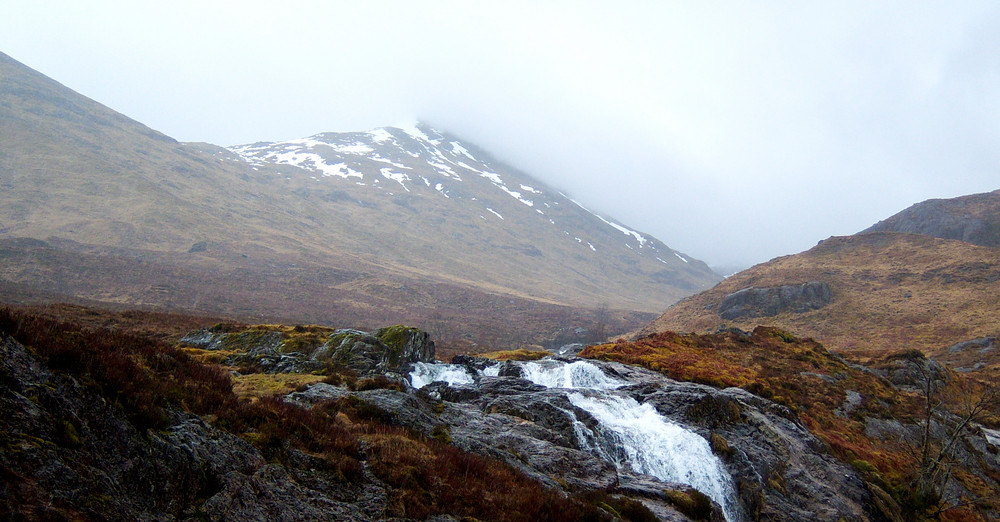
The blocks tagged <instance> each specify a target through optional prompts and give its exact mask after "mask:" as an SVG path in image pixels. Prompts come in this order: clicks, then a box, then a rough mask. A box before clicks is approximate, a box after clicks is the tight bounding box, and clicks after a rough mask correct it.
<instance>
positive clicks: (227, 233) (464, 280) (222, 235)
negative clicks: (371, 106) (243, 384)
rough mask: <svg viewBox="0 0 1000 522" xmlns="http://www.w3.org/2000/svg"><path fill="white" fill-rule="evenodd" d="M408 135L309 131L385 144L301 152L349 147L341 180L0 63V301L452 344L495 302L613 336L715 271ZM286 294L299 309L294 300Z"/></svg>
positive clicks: (450, 147)
mask: <svg viewBox="0 0 1000 522" xmlns="http://www.w3.org/2000/svg"><path fill="white" fill-rule="evenodd" d="M421 129H423V130H421ZM409 130H410V133H407V132H405V131H404V130H403V129H396V130H390V129H382V130H376V131H372V132H374V133H375V134H374V135H373V134H372V133H371V132H369V133H323V134H321V135H317V136H320V137H321V138H322V137H325V139H327V141H329V142H331V143H334V142H335V140H336V139H339V138H343V139H349V138H351V136H353V137H354V139H356V138H358V137H359V136H367V137H369V138H371V140H374V138H375V137H376V136H378V137H380V138H381V139H382V140H383V142H384V143H381V144H380V143H376V142H375V141H371V140H370V143H369V144H368V148H369V149H371V152H372V153H374V152H375V151H376V149H378V148H380V147H381V148H382V152H381V154H379V155H378V157H375V156H374V155H373V154H369V153H368V151H367V149H363V148H361V147H357V146H356V147H355V148H353V149H344V147H349V146H350V145H349V144H348V145H344V146H342V147H341V149H342V150H335V149H334V147H331V146H330V145H329V144H326V145H323V144H319V145H316V146H318V147H320V148H323V147H325V149H324V150H321V151H320V152H322V153H323V154H326V156H327V158H328V159H329V164H330V165H333V164H335V163H336V162H335V161H334V159H335V158H333V156H331V154H333V155H336V154H340V155H341V156H345V155H348V153H351V154H350V157H348V158H346V159H344V158H341V162H343V163H344V169H345V170H342V171H338V172H341V173H343V174H345V175H346V177H345V178H341V177H339V176H336V175H331V176H326V177H324V176H322V173H323V171H322V170H321V169H318V168H316V167H319V166H322V165H320V164H319V163H315V162H314V163H308V162H303V164H302V165H296V164H288V163H281V162H278V161H270V160H268V158H267V154H268V150H266V149H267V148H268V147H279V148H280V147H287V146H288V145H290V143H288V142H278V143H267V142H260V143H257V144H251V145H249V146H242V148H237V147H231V148H229V149H227V148H223V147H220V146H216V145H212V144H205V143H180V142H177V141H176V140H174V139H172V138H170V137H168V136H165V135H163V134H161V133H159V132H156V131H154V130H152V129H150V128H148V127H146V126H145V125H142V124H141V123H139V122H136V121H134V120H132V119H130V118H128V117H126V116H123V115H120V114H118V113H116V112H114V111H113V110H112V109H110V108H108V107H106V106H104V105H101V104H99V103H97V102H95V101H93V100H90V99H88V98H86V97H84V96H81V95H79V94H77V93H75V92H73V91H72V90H70V89H68V88H66V87H64V86H62V85H61V84H59V83H58V82H56V81H55V80H52V79H50V78H48V77H46V76H44V75H42V74H41V73H38V72H36V71H33V70H31V69H30V68H28V67H26V66H24V65H22V64H20V63H19V62H17V61H16V60H14V59H12V58H10V57H7V56H6V55H2V56H0V140H2V141H3V143H4V144H5V147H4V148H3V150H2V151H0V187H3V190H2V191H0V203H2V204H0V241H3V245H2V248H0V253H2V254H3V256H4V257H3V261H4V268H3V270H0V274H2V276H3V277H2V280H0V283H2V287H3V288H5V289H6V290H5V291H4V292H5V294H4V295H5V297H4V299H6V300H8V301H11V300H13V301H16V302H25V303H27V302H44V301H47V300H51V299H53V296H62V297H61V298H59V299H61V300H69V301H73V300H80V302H86V303H91V304H93V303H96V302H106V303H109V304H110V305H114V306H120V305H121V306H124V305H136V306H152V307H167V308H168V309H172V310H182V309H192V310H199V311H201V312H204V313H208V314H223V315H226V314H236V315H237V316H239V317H254V318H259V317H261V316H269V317H274V316H275V315H277V316H278V317H280V318H281V319H283V320H285V321H290V322H292V321H295V320H297V317H303V316H306V317H307V320H308V321H310V322H319V323H322V322H329V321H336V322H339V323H341V324H343V323H344V322H345V321H361V323H360V324H370V321H368V320H367V319H365V317H366V314H368V315H369V316H374V315H377V316H378V317H377V318H372V321H376V322H378V323H386V322H420V323H423V322H426V321H429V320H430V316H434V317H436V319H434V320H435V321H439V322H442V323H448V324H455V325H456V328H455V329H454V331H453V334H454V335H459V333H458V330H459V329H461V327H462V325H464V324H468V323H470V322H474V321H473V318H472V317H471V315H472V314H473V313H478V314H479V315H480V316H481V317H482V318H484V319H483V320H484V321H486V323H484V324H483V325H481V326H480V327H479V328H482V329H485V330H490V329H491V328H492V327H491V326H486V325H487V324H489V325H500V324H506V322H508V321H509V319H508V317H509V313H510V310H509V309H508V308H509V306H508V305H502V306H498V304H497V303H499V302H500V300H501V299H502V298H503V296H507V297H506V298H507V300H508V301H510V302H511V303H515V302H516V303H519V304H518V306H519V307H521V308H522V309H525V310H529V309H530V310H534V311H533V312H531V313H532V314H534V315H530V316H528V317H525V318H524V319H525V320H528V321H533V320H536V319H537V320H538V321H539V322H540V323H544V324H546V325H547V326H545V328H546V329H551V328H552V327H553V325H554V324H555V322H554V320H553V319H554V318H556V317H581V316H583V315H587V314H591V313H597V312H600V310H602V309H604V310H607V309H610V310H615V311H616V312H614V313H613V314H612V318H611V322H612V323H615V324H617V325H618V326H616V327H614V328H612V330H615V329H617V328H619V327H621V326H622V325H624V324H631V323H630V321H635V320H636V317H641V316H642V314H645V313H651V312H655V311H658V310H661V309H662V308H663V307H664V306H666V305H667V304H669V303H671V302H673V301H675V300H677V299H679V298H681V297H683V296H685V295H688V294H690V293H692V292H693V291H695V290H697V289H699V288H705V287H707V286H709V285H711V284H714V283H715V282H716V281H717V280H719V279H720V278H719V276H717V275H716V274H714V273H713V272H711V270H710V269H709V268H708V267H707V265H704V263H701V262H700V261H697V260H696V259H694V258H691V257H690V256H688V255H687V254H682V253H678V252H675V251H673V250H672V249H670V248H669V247H667V246H666V245H664V244H663V243H661V242H659V241H658V240H655V239H654V238H652V237H651V236H649V235H648V234H644V233H640V232H638V231H635V230H633V229H631V228H629V227H627V226H625V225H622V224H619V223H618V222H616V221H615V220H613V219H612V218H610V217H602V216H598V215H596V214H594V213H591V212H589V211H587V210H586V209H584V208H583V207H582V206H579V205H578V204H577V203H575V202H573V201H572V200H571V199H569V198H568V197H567V196H565V195H564V194H563V193H561V192H559V191H558V190H555V189H551V188H549V187H548V186H547V185H545V184H544V183H541V182H539V181H538V180H535V179H533V178H531V177H530V176H528V175H527V174H524V173H523V172H520V171H516V170H515V169H510V168H509V167H507V166H506V165H505V164H503V163H502V162H501V161H499V160H496V159H495V158H492V157H491V156H489V155H488V154H487V153H486V152H484V151H482V150H480V149H479V148H478V147H476V146H475V145H472V144H468V143H465V142H462V141H460V140H459V139H458V138H456V137H452V136H447V135H445V134H443V133H438V132H437V131H434V130H432V129H430V128H428V127H425V126H422V124H421V125H420V126H419V127H414V128H413V129H409ZM338 137H339V138H338ZM291 141H299V142H300V143H299V144H298V145H299V146H305V145H307V143H305V142H304V141H303V140H291ZM314 141H317V142H318V141H319V140H314ZM393 142H399V143H401V144H402V145H403V146H399V147H397V146H395V145H393ZM435 142H437V143H435ZM314 145H315V144H314ZM254 147H256V148H254ZM390 148H391V149H392V150H391V151H390V150H389V149H390ZM234 150H236V151H240V152H242V153H243V154H244V156H247V157H250V158H251V159H252V160H253V162H254V163H251V162H248V161H247V160H246V159H245V158H244V156H241V155H239V154H237V153H236V152H234ZM289 152H294V151H289V150H282V151H279V153H282V154H288V153H289ZM305 152H309V151H306V150H304V149H303V150H301V151H299V152H298V153H305ZM366 154H368V155H367V156H366ZM289 157H290V156H289ZM254 158H256V159H254ZM347 160H350V161H353V162H354V163H350V162H349V161H347ZM378 160H382V161H378ZM324 161H326V160H324ZM463 164H464V166H463ZM400 166H402V167H400ZM404 167H406V168H404ZM327 168H328V171H329V173H331V174H332V172H333V171H331V170H329V167H327ZM449 170H450V171H451V172H450V173H449ZM352 171H353V172H356V173H358V175H359V176H360V178H359V177H358V176H354V175H352ZM448 174H452V175H450V176H449V175H448ZM314 178H315V179H314ZM457 178H461V179H462V181H461V182H459V181H458V179H457ZM376 180H377V181H378V182H377V183H375V181H376ZM351 181H355V182H356V181H361V182H363V183H365V185H363V186H362V185H358V184H357V183H351ZM439 184H440V186H441V190H436V187H437V186H438V185H439ZM442 191H444V192H442ZM543 196H544V198H545V200H544V203H546V204H548V207H545V206H544V205H543V200H542V197H543ZM460 198H461V201H458V200H459V199H460ZM529 203H531V204H530V205H529ZM470 205H471V206H470ZM19 238H31V239H33V240H38V241H42V242H44V245H39V244H32V243H30V242H26V243H25V242H19ZM19 249H20V250H19ZM56 259H58V260H59V261H58V262H56ZM102 266H116V267H118V268H117V271H118V273H116V274H106V273H104V272H102V271H101V267H102ZM75 273H89V274H94V277H95V278H96V279H95V280H94V283H93V284H92V283H91V282H87V281H80V280H79V278H78V277H74V274H75ZM331 274H332V275H331ZM118 275H121V277H118ZM227 278H236V279H228V280H227ZM97 280H100V281H101V282H102V284H103V285H104V286H101V285H98V284H96V281H97ZM234 282H235V283H237V284H233V283H234ZM290 284H292V285H294V286H289V285H290ZM235 287H239V288H235ZM254 287H257V288H260V289H261V292H260V295H259V296H253V292H252V289H253V288H254ZM293 288H294V289H295V291H296V292H303V294H302V295H303V296H305V297H303V299H307V300H309V301H311V303H307V302H298V301H296V300H294V299H292V297H291V296H292V289H293ZM387 296H392V297H391V298H389V301H388V302H387V301H386V297H387ZM458 296H462V297H461V299H460V300H456V299H458ZM529 303H535V304H529ZM587 309H589V310H592V311H595V312H582V310H587ZM376 310H381V311H380V312H379V313H378V314H376V313H375V311H376ZM386 310H389V312H386V313H383V312H384V311H386ZM417 310H419V312H418V311H417ZM282 311H284V313H281V312H282ZM487 318H488V319H487ZM532 318H534V319H532ZM303 320H306V319H303ZM623 321H624V322H623ZM563 326H564V327H572V326H575V325H563ZM637 326H638V324H635V325H634V326H633V327H637ZM519 328H522V329H527V330H532V329H534V330H535V332H534V333H533V334H532V335H530V336H529V337H530V338H531V339H535V340H537V339H539V338H540V337H539V336H540V335H542V334H541V333H540V331H539V330H538V329H539V328H540V327H537V326H533V325H523V326H519ZM434 333H435V335H436V336H437V337H439V338H441V337H449V336H448V335H444V336H442V335H441V334H440V333H439V332H434ZM546 335H548V334H546ZM472 337H473V338H475V337H477V334H473V335H472ZM532 342H537V341H532Z"/></svg>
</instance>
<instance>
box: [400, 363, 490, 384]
mask: <svg viewBox="0 0 1000 522" xmlns="http://www.w3.org/2000/svg"><path fill="white" fill-rule="evenodd" d="M435 381H445V382H447V383H448V386H454V385H456V384H469V383H472V382H475V377H474V376H473V375H472V374H471V373H469V370H468V369H466V368H465V366H462V365H460V364H433V363H422V362H418V363H413V371H411V372H410V383H411V384H412V385H413V387H414V388H418V389H419V388H423V387H424V386H427V385H428V384H430V383H432V382H435Z"/></svg>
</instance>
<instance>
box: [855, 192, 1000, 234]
mask: <svg viewBox="0 0 1000 522" xmlns="http://www.w3.org/2000/svg"><path fill="white" fill-rule="evenodd" d="M870 232H909V233H912V234H923V235H927V236H931V237H939V238H942V239H957V240H959V241H965V242H968V243H974V244H976V245H982V246H991V247H1000V190H996V191H993V192H987V193H984V194H972V195H969V196H962V197H958V198H952V199H930V200H927V201H924V202H921V203H917V204H916V205H913V206H911V207H909V208H907V209H906V210H903V211H902V212H900V213H898V214H896V215H894V216H892V217H890V218H888V219H885V220H883V221H879V222H878V223H876V224H875V225H873V226H871V227H869V228H868V229H866V230H864V231H862V232H861V233H862V234H867V233H870Z"/></svg>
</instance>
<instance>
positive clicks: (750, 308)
mask: <svg viewBox="0 0 1000 522" xmlns="http://www.w3.org/2000/svg"><path fill="white" fill-rule="evenodd" d="M832 301H833V290H831V289H830V285H829V284H827V283H825V282H822V281H811V282H808V283H803V284H801V285H783V286H771V287H762V288H755V287H749V288H744V289H743V290H740V291H738V292H733V293H731V294H729V295H727V296H726V297H724V298H723V299H722V302H721V303H719V309H718V312H719V315H720V316H721V317H722V318H723V319H730V320H731V319H739V318H743V317H774V316H776V315H778V314H780V313H782V312H792V313H804V312H808V311H811V310H818V309H820V308H823V307H824V306H826V305H828V304H830V302H832Z"/></svg>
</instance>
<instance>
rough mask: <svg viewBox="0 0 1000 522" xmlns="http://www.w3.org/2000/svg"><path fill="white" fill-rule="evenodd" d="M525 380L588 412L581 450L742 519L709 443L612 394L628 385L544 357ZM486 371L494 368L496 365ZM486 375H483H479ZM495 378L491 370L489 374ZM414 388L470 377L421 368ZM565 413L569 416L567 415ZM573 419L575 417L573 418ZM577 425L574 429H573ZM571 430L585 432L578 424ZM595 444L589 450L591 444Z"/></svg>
mask: <svg viewBox="0 0 1000 522" xmlns="http://www.w3.org/2000/svg"><path fill="white" fill-rule="evenodd" d="M521 369H522V373H523V375H524V378H525V379H527V380H530V381H532V382H534V383H535V384H539V385H542V386H545V387H548V388H563V389H566V390H567V393H566V396H567V398H568V399H569V400H570V402H571V403H572V404H573V405H575V406H577V407H578V408H581V409H583V410H585V411H587V412H589V413H590V414H591V415H592V416H593V417H594V418H595V419H596V420H597V421H598V422H599V424H600V426H599V427H598V429H597V430H596V433H594V434H593V436H586V437H584V436H582V435H583V434H581V433H578V438H580V440H581V442H582V443H583V444H584V445H586V446H590V447H584V448H581V449H583V450H585V451H590V452H591V453H594V454H595V455H597V456H599V457H601V458H604V459H608V460H611V461H612V462H614V463H615V464H616V465H617V466H618V467H627V468H630V469H632V470H633V471H635V472H637V473H642V474H646V475H652V476H654V477H656V478H658V479H660V480H663V481H667V482H678V483H682V484H687V485H689V486H691V487H693V488H695V489H697V490H699V491H701V492H702V493H704V494H705V495H708V497H709V498H711V499H712V500H714V501H715V502H717V503H718V504H719V505H720V506H722V509H723V513H724V514H725V516H726V519H727V520H730V521H738V520H741V519H742V518H743V517H742V516H741V514H740V513H741V509H740V505H739V503H738V502H737V501H736V498H737V494H736V489H735V488H734V487H733V484H732V479H731V478H730V477H729V475H728V474H727V473H726V472H725V469H724V468H723V466H722V463H721V462H720V461H719V459H718V457H716V456H715V454H714V453H712V449H711V447H710V446H709V444H708V442H707V441H706V440H705V439H704V438H702V437H701V436H699V435H698V434H696V433H694V432H692V431H690V430H688V429H685V428H684V427H682V426H680V425H678V424H675V423H673V422H670V421H669V420H667V419H666V418H664V417H663V416H662V415H660V414H659V413H658V412H657V411H656V409H655V408H653V406H652V405H650V404H639V403H638V402H637V401H636V400H635V399H633V398H631V397H629V396H627V395H624V394H622V393H620V392H615V389H617V388H619V387H621V386H624V385H626V384H628V383H627V382H622V381H620V380H617V379H613V378H611V377H608V376H607V375H606V374H605V373H604V372H603V371H601V369H600V368H598V367H597V366H595V365H594V364H591V363H589V362H586V361H575V362H572V363H565V362H562V361H555V360H548V359H543V360H541V361H536V362H527V363H522V364H521ZM487 370H495V367H493V368H488V369H487ZM484 373H486V372H484ZM488 373H491V374H493V375H496V372H495V371H491V372H488ZM411 380H412V382H413V385H414V387H418V388H419V387H421V386H423V385H424V384H428V383H430V382H433V381H435V380H439V381H447V382H448V383H449V384H466V383H472V382H474V381H475V376H473V375H472V374H470V373H469V371H468V370H466V369H465V368H464V367H462V366H459V365H443V364H438V365H430V364H428V365H423V364H421V363H418V365H417V367H416V368H415V369H414V371H413V373H411ZM567 415H570V416H573V415H572V413H571V412H567ZM574 420H575V417H574ZM577 424H579V426H576V425H577ZM575 426H576V429H578V430H579V429H583V430H586V429H587V428H585V427H583V426H582V424H581V423H579V422H576V423H575ZM595 442H596V446H597V447H594V443H595Z"/></svg>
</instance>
